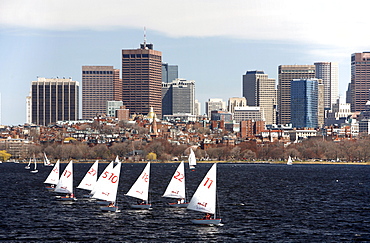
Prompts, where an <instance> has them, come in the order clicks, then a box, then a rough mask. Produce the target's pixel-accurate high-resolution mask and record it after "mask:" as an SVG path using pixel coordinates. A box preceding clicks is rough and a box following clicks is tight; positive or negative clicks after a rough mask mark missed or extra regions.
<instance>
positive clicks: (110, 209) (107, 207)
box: [100, 206, 118, 212]
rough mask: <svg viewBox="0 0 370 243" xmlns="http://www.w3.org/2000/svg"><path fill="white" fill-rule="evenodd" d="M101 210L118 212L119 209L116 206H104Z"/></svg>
mask: <svg viewBox="0 0 370 243" xmlns="http://www.w3.org/2000/svg"><path fill="white" fill-rule="evenodd" d="M100 210H101V211H104V212H118V207H116V206H114V207H109V206H102V207H100Z"/></svg>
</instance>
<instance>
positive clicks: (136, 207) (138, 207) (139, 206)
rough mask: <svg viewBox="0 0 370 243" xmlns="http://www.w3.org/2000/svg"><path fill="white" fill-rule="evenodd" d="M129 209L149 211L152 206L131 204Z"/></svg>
mask: <svg viewBox="0 0 370 243" xmlns="http://www.w3.org/2000/svg"><path fill="white" fill-rule="evenodd" d="M130 206H131V208H134V209H149V208H150V207H151V206H152V205H151V204H131V205H130Z"/></svg>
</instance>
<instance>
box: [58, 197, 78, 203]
mask: <svg viewBox="0 0 370 243" xmlns="http://www.w3.org/2000/svg"><path fill="white" fill-rule="evenodd" d="M56 199H57V200H58V201H65V202H67V201H77V198H75V197H59V196H57V197H56Z"/></svg>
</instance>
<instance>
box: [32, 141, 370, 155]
mask: <svg viewBox="0 0 370 243" xmlns="http://www.w3.org/2000/svg"><path fill="white" fill-rule="evenodd" d="M192 147H193V148H194V147H196V146H192ZM369 147H370V137H369V136H361V137H358V138H357V139H356V140H343V141H338V142H334V141H326V140H323V139H322V138H319V137H315V138H310V139H307V140H304V141H302V142H300V143H293V144H289V145H284V144H283V143H280V142H273V143H263V144H259V143H257V142H256V141H244V142H241V143H239V144H237V145H235V146H222V145H216V146H215V147H212V148H209V149H207V150H203V149H201V148H200V147H198V148H197V149H193V150H194V152H195V155H196V157H197V159H198V160H220V161H268V160H272V161H283V160H286V159H287V158H288V157H289V156H291V157H293V158H294V159H295V160H302V161H307V160H325V161H369V160H370V150H369ZM189 149H190V146H189V145H185V144H180V145H177V144H172V143H170V142H169V141H167V140H165V139H161V138H158V139H154V140H153V141H151V142H145V141H131V140H126V141H125V142H121V143H114V144H113V145H112V146H110V147H108V146H106V145H105V144H98V145H96V146H92V147H90V146H88V145H87V144H85V143H80V142H76V141H72V142H71V143H69V144H49V145H31V146H30V148H29V150H28V154H27V155H25V156H32V155H33V154H36V156H37V157H38V158H42V156H43V152H45V153H46V154H47V156H48V157H49V159H61V160H69V159H75V160H86V159H87V160H93V159H102V160H114V158H115V157H116V156H117V155H118V156H119V157H120V159H121V160H129V161H140V160H145V159H153V158H155V159H157V160H160V161H169V160H174V159H178V160H185V159H186V157H187V156H188V154H189V151H190V150H189ZM149 154H150V156H148V155H149ZM153 154H154V155H155V156H154V157H153ZM149 157H150V158H149Z"/></svg>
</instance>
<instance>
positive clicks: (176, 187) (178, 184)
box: [162, 161, 185, 199]
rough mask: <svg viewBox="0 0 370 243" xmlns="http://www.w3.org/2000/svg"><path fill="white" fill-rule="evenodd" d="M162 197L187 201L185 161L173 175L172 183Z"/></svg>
mask: <svg viewBox="0 0 370 243" xmlns="http://www.w3.org/2000/svg"><path fill="white" fill-rule="evenodd" d="M162 197H170V198H184V199H185V173H184V162H183V161H182V162H181V163H180V164H179V166H178V167H177V170H176V171H175V173H174V174H173V176H172V178H171V181H170V183H169V184H168V186H167V189H166V191H165V192H164V194H163V196H162Z"/></svg>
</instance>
